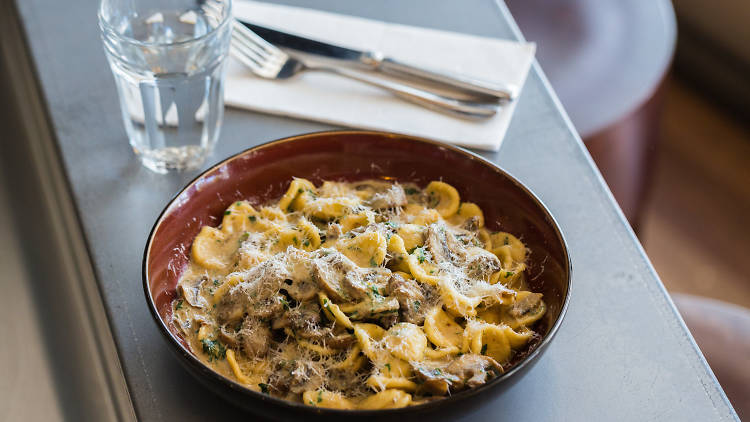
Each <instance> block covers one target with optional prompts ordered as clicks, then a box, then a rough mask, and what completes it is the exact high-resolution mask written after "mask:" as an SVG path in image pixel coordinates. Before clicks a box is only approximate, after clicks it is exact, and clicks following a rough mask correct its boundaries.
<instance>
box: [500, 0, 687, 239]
mask: <svg viewBox="0 0 750 422" xmlns="http://www.w3.org/2000/svg"><path fill="white" fill-rule="evenodd" d="M506 3H507V5H508V8H509V9H510V11H511V13H512V14H513V16H514V17H515V19H516V21H517V23H518V26H519V27H520V29H521V31H522V32H523V34H524V36H525V37H526V39H527V40H528V41H533V42H536V43H537V59H538V60H539V63H540V64H541V65H542V69H543V70H544V72H545V73H546V75H547V77H548V78H549V80H550V83H551V84H552V87H553V88H554V89H555V92H556V93H557V95H558V96H559V97H560V101H561V102H562V104H563V106H564V107H565V109H566V110H567V112H568V115H569V116H570V118H571V120H572V122H573V124H574V125H575V127H576V129H577V130H578V132H579V133H580V135H581V137H582V138H583V140H584V142H585V144H586V146H587V147H588V150H589V152H590V153H591V155H592V157H593V158H594V161H596V163H597V165H598V166H599V169H600V170H601V172H602V174H603V176H604V179H605V180H606V181H607V184H608V185H609V187H610V189H611V190H612V193H613V194H614V196H615V198H616V199H617V201H618V203H619V204H620V207H621V208H622V210H623V212H624V213H625V216H626V217H627V218H628V220H629V221H630V223H631V225H633V227H634V228H637V226H638V222H639V219H640V214H641V209H642V205H643V200H644V195H645V194H646V191H647V187H648V185H649V178H650V175H651V164H652V160H651V158H652V156H653V153H654V149H655V146H656V143H657V136H658V121H659V111H660V109H661V95H660V94H661V87H662V85H663V83H664V80H665V75H666V74H667V71H668V69H669V67H670V64H671V61H672V55H673V52H674V46H675V39H676V22H675V17H674V10H673V9H672V4H671V3H670V2H669V1H668V0H638V1H619V0H507V1H506Z"/></svg>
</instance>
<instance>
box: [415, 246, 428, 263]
mask: <svg viewBox="0 0 750 422" xmlns="http://www.w3.org/2000/svg"><path fill="white" fill-rule="evenodd" d="M414 252H416V254H417V260H418V261H419V263H420V264H424V261H425V260H426V259H427V256H425V254H424V248H414Z"/></svg>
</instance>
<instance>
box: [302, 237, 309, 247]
mask: <svg viewBox="0 0 750 422" xmlns="http://www.w3.org/2000/svg"><path fill="white" fill-rule="evenodd" d="M302 244H303V245H305V246H306V247H307V246H310V239H305V241H304V242H302Z"/></svg>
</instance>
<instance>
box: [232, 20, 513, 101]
mask: <svg viewBox="0 0 750 422" xmlns="http://www.w3.org/2000/svg"><path fill="white" fill-rule="evenodd" d="M240 23H242V24H243V25H244V26H245V27H247V28H248V29H250V30H251V31H253V32H255V33H256V34H258V35H259V36H260V37H261V38H263V39H265V40H266V41H268V42H270V43H271V44H275V45H276V46H279V47H283V48H289V49H292V50H296V51H299V52H302V53H308V54H313V55H318V56H323V57H328V58H334V59H339V60H345V61H349V62H354V63H357V64H360V65H364V66H366V67H368V68H369V69H371V70H375V71H382V72H385V73H388V74H391V75H395V76H403V75H406V76H409V77H412V78H417V79H422V80H425V81H428V82H431V83H438V84H442V85H447V86H450V87H452V88H454V89H457V90H460V91H463V92H465V93H469V94H472V95H475V96H480V97H485V98H486V97H492V98H493V99H500V100H514V99H515V98H516V97H517V95H518V89H517V88H516V87H515V86H512V85H500V84H496V83H492V82H488V81H483V80H478V79H474V78H470V77H467V76H463V75H453V74H449V73H445V72H443V71H437V70H432V69H425V68H421V67H417V66H414V65H411V64H407V63H403V62H400V61H397V60H394V59H391V58H389V57H385V56H383V54H381V53H379V52H376V51H360V50H355V49H352V48H347V47H342V46H339V45H334V44H329V43H326V42H323V41H319V40H314V39H311V38H307V37H303V36H300V35H295V34H291V33H288V32H284V31H279V30H276V29H272V28H267V27H264V26H261V25H257V24H254V23H250V22H247V21H243V20H240Z"/></svg>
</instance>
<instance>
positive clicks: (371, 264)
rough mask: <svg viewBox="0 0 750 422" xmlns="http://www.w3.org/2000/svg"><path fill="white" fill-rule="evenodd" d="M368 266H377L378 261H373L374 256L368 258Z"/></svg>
mask: <svg viewBox="0 0 750 422" xmlns="http://www.w3.org/2000/svg"><path fill="white" fill-rule="evenodd" d="M370 266H371V267H377V266H378V263H377V262H375V258H374V257H371V258H370Z"/></svg>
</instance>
